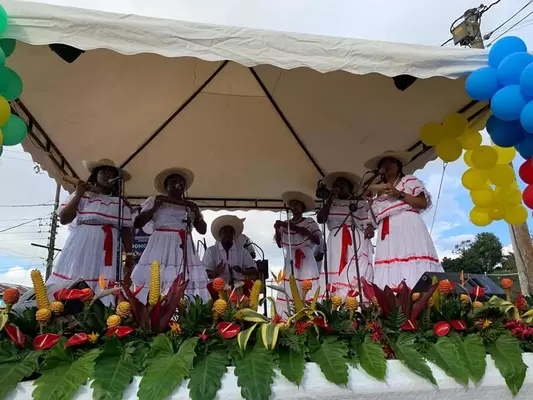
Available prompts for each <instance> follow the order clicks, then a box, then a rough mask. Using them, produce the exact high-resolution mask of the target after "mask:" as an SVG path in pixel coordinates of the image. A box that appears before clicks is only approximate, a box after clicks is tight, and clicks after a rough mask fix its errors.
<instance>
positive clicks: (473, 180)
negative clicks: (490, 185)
mask: <svg viewBox="0 0 533 400" xmlns="http://www.w3.org/2000/svg"><path fill="white" fill-rule="evenodd" d="M488 179H489V172H488V171H486V170H482V169H476V168H470V169H467V170H466V171H465V173H464V174H463V176H462V178H461V183H462V184H463V186H464V187H465V188H467V189H468V190H476V189H483V188H485V187H486V186H487V180H488Z"/></svg>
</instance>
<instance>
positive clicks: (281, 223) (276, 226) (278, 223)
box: [274, 220, 287, 230]
mask: <svg viewBox="0 0 533 400" xmlns="http://www.w3.org/2000/svg"><path fill="white" fill-rule="evenodd" d="M286 227H287V221H279V220H278V221H276V223H275V224H274V229H276V230H278V229H279V228H286Z"/></svg>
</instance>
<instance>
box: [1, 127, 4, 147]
mask: <svg viewBox="0 0 533 400" xmlns="http://www.w3.org/2000/svg"><path fill="white" fill-rule="evenodd" d="M3 144H4V134H3V133H2V130H1V129H0V146H2V145H3Z"/></svg>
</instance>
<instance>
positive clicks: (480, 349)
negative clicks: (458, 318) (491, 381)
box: [450, 333, 487, 384]
mask: <svg viewBox="0 0 533 400" xmlns="http://www.w3.org/2000/svg"><path fill="white" fill-rule="evenodd" d="M450 339H451V341H452V342H453V344H454V345H455V348H456V349H457V352H458V353H459V357H461V361H462V363H463V364H464V366H465V368H466V370H467V371H468V375H469V376H470V379H472V382H474V383H475V384H477V383H479V382H480V381H481V379H483V377H484V376H485V370H486V369H487V360H486V351H485V346H484V345H483V339H481V336H479V335H478V334H475V333H472V334H470V335H468V336H467V337H465V339H464V341H463V339H461V336H459V335H458V334H457V333H452V334H450Z"/></svg>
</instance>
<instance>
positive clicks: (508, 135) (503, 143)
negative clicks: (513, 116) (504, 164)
mask: <svg viewBox="0 0 533 400" xmlns="http://www.w3.org/2000/svg"><path fill="white" fill-rule="evenodd" d="M486 129H487V132H488V133H489V135H490V138H491V139H492V141H493V142H494V144H496V145H498V146H500V147H513V146H516V145H518V144H519V143H520V142H522V141H523V140H524V139H525V138H526V132H525V131H524V129H522V125H520V121H502V120H501V119H499V118H496V117H495V116H494V115H491V117H490V118H489V119H488V120H487V126H486Z"/></svg>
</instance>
